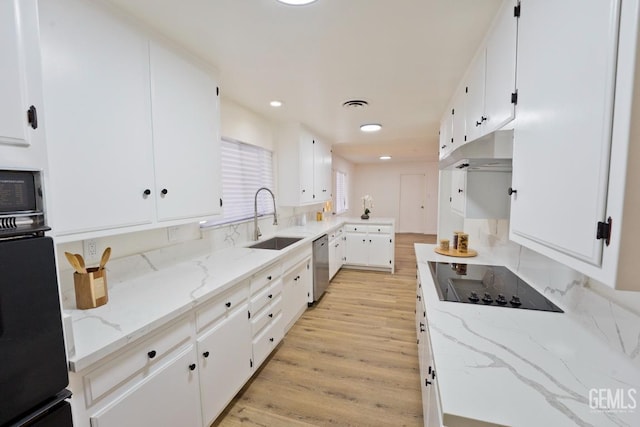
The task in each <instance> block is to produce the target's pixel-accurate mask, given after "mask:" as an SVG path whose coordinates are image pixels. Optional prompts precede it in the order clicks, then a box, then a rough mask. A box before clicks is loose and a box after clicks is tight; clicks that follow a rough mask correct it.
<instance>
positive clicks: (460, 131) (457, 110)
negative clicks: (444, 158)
mask: <svg viewBox="0 0 640 427" xmlns="http://www.w3.org/2000/svg"><path fill="white" fill-rule="evenodd" d="M465 112H466V103H465V93H464V87H459V88H458V90H457V91H456V93H455V95H454V98H453V108H452V109H451V120H452V122H453V123H452V125H451V126H452V134H451V147H450V150H455V149H456V148H458V147H460V146H462V145H464V143H465V142H466V140H467V137H466V135H467V126H466V121H465Z"/></svg>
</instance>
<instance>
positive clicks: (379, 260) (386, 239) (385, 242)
mask: <svg viewBox="0 0 640 427" xmlns="http://www.w3.org/2000/svg"><path fill="white" fill-rule="evenodd" d="M392 240H393V239H392V238H391V236H390V235H388V234H373V233H369V237H368V238H367V244H368V245H369V248H368V250H369V262H368V264H369V265H370V266H371V267H384V268H391V262H392V261H391V245H393V241H392Z"/></svg>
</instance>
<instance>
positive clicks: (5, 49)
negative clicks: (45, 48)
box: [0, 0, 46, 170]
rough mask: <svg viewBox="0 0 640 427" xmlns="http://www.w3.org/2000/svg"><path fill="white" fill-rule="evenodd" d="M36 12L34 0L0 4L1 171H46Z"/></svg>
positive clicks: (14, 0) (7, 1) (15, 0)
mask: <svg viewBox="0 0 640 427" xmlns="http://www.w3.org/2000/svg"><path fill="white" fill-rule="evenodd" d="M37 9H38V5H37V1H36V0H4V1H2V2H0V55H1V57H2V60H1V61H0V94H1V95H0V159H2V166H3V167H5V168H27V169H33V170H37V169H46V148H45V135H44V132H45V131H44V126H43V123H44V121H45V120H44V113H43V111H44V106H43V102H42V78H41V74H40V72H41V66H40V41H39V31H38V10H37ZM28 111H30V112H31V113H30V114H31V119H30V118H29V114H28Z"/></svg>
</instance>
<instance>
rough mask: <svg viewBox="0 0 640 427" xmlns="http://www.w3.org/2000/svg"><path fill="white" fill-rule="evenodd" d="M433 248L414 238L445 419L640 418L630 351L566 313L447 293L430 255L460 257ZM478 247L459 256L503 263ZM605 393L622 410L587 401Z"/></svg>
mask: <svg viewBox="0 0 640 427" xmlns="http://www.w3.org/2000/svg"><path fill="white" fill-rule="evenodd" d="M434 248H435V245H426V244H416V245H415V251H416V256H417V260H418V270H419V274H420V278H421V283H422V292H423V298H424V301H425V305H426V312H427V323H428V331H429V334H430V337H431V347H432V350H433V355H434V364H435V370H436V375H437V377H436V381H437V386H438V390H439V393H440V406H441V412H442V414H443V423H444V425H446V426H449V427H454V426H461V425H464V426H467V425H509V426H569V425H579V426H597V427H602V426H638V425H640V407H636V406H637V405H636V401H637V402H638V403H640V395H638V394H637V389H638V388H640V372H639V370H638V368H637V367H636V366H634V365H633V364H632V363H631V361H630V360H628V359H626V358H625V357H624V356H623V355H622V354H620V353H617V352H615V351H614V350H612V349H611V348H608V347H607V346H604V345H602V344H601V343H600V342H599V341H598V340H597V339H596V337H595V336H593V335H592V334H591V333H590V332H589V331H587V330H586V329H585V328H584V327H583V326H582V325H581V324H580V323H578V322H577V321H576V320H575V319H573V318H572V317H571V316H570V315H568V314H567V313H550V312H541V311H533V310H517V309H511V308H502V307H495V306H479V305H473V304H460V303H454V302H447V301H440V299H439V298H438V295H437V291H436V289H435V285H434V283H433V279H432V276H431V272H430V269H429V266H428V264H427V262H428V261H442V262H461V261H460V259H455V258H451V257H446V256H442V255H438V254H436V253H435V252H434ZM479 252H480V255H479V256H478V257H476V258H465V259H464V261H462V262H465V263H469V264H494V265H501V263H498V262H495V260H493V259H492V258H491V257H489V256H484V255H483V253H482V251H479ZM607 394H612V396H613V397H615V395H616V394H618V397H620V398H621V400H620V401H619V403H618V405H617V409H618V410H615V411H602V410H601V407H594V408H591V407H590V402H592V401H593V397H598V398H600V399H603V398H604V399H605V400H606V399H607ZM601 402H602V401H601ZM603 405H604V404H603ZM601 406H602V405H601ZM469 420H478V421H480V422H481V423H479V424H478V423H476V422H470V421H469ZM483 423H488V424H483Z"/></svg>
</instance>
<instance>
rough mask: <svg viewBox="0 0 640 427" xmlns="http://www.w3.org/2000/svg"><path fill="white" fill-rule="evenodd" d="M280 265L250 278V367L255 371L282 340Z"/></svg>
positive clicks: (277, 264)
mask: <svg viewBox="0 0 640 427" xmlns="http://www.w3.org/2000/svg"><path fill="white" fill-rule="evenodd" d="M281 273H282V264H281V263H276V264H274V265H272V266H271V267H267V268H265V269H264V270H262V271H260V272H258V273H256V274H255V275H254V276H253V277H252V278H251V300H250V303H249V312H250V314H249V316H250V317H251V332H252V337H253V338H252V348H253V359H252V366H253V369H254V370H256V369H258V367H260V365H261V364H262V362H264V361H265V359H266V358H267V356H269V354H270V353H271V350H273V349H274V348H275V347H276V346H277V345H278V343H280V341H282V338H283V337H284V326H285V325H284V317H283V313H282V305H283V295H282V293H283V282H282V277H281Z"/></svg>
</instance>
